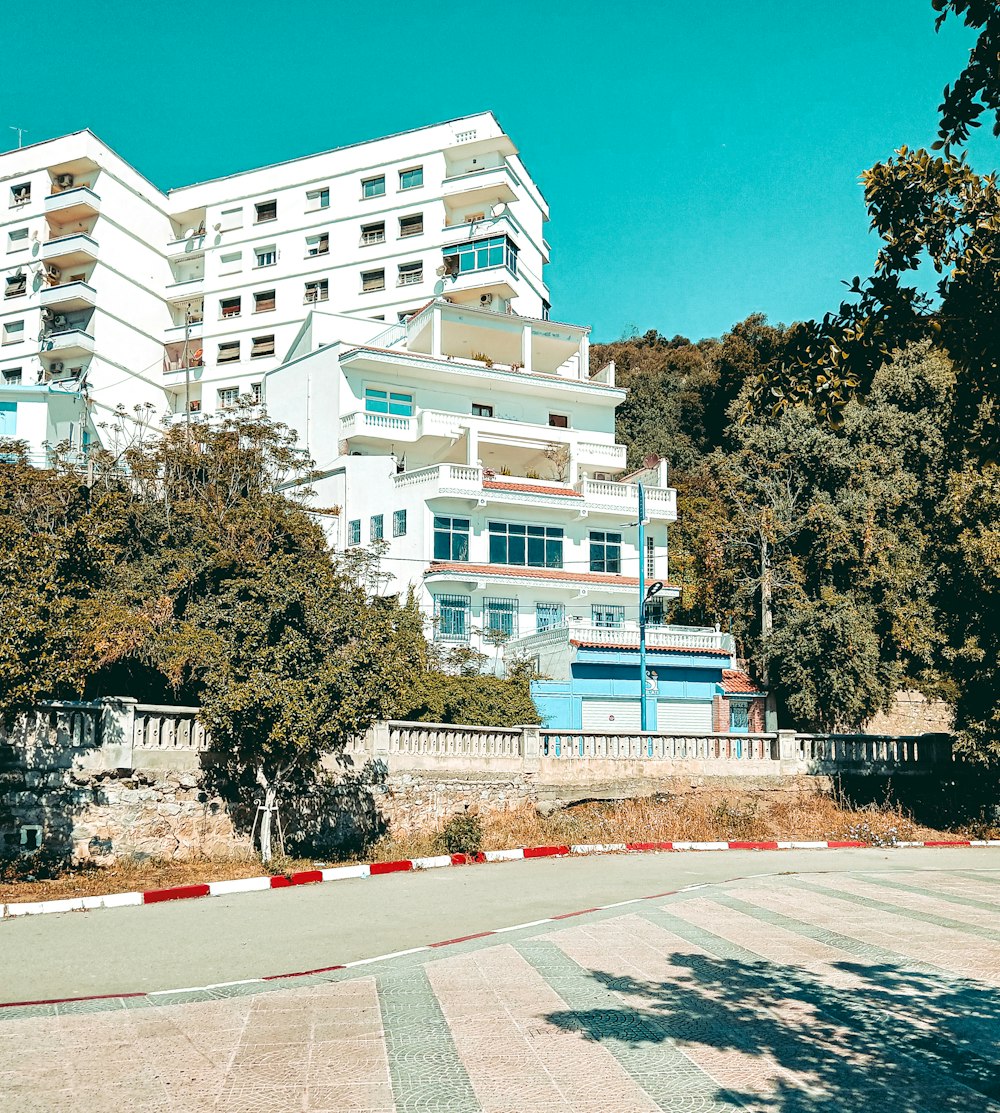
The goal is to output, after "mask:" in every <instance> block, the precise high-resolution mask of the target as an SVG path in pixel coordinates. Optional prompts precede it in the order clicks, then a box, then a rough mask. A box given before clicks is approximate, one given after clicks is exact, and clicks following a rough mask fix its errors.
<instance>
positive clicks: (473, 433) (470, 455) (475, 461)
mask: <svg viewBox="0 0 1000 1113" xmlns="http://www.w3.org/2000/svg"><path fill="white" fill-rule="evenodd" d="M465 447H466V458H465V462H466V463H467V464H468V465H469V467H470V468H475V467H478V466H479V430H478V429H476V428H474V427H472V426H470V427H469V429H468V431H467V432H466V434H465Z"/></svg>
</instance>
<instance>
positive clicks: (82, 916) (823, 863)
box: [0, 848, 1000, 1002]
mask: <svg viewBox="0 0 1000 1113" xmlns="http://www.w3.org/2000/svg"><path fill="white" fill-rule="evenodd" d="M956 869H957V870H970V869H971V870H994V871H995V870H998V869H1000V848H997V849H994V848H974V849H943V848H936V849H928V850H918V849H912V850H877V849H868V850H832V851H823V850H810V851H791V850H790V851H764V852H754V851H729V852H724V853H712V852H702V853H699V852H681V853H663V854H637V855H628V856H625V855H622V856H617V855H608V856H595V857H592V858H567V859H539V860H533V861H524V862H510V863H495V864H490V865H484V866H474V867H468V868H456V869H442V870H431V871H428V872H425V873H412V874H392V875H386V876H381V877H376V878H371V879H368V880H349V881H337V882H332V883H327V884H322V885H315V886H302V887H296V888H289V889H277V890H269V891H264V892H257V893H241V894H236V895H233V896H230V897H209V898H204V899H201V900H193V901H180V902H178V903H175V904H161V905H149V906H141V907H134V908H118V909H101V910H96V911H91V912H69V913H64V914H60V915H45V916H25V917H19V918H16V919H9V920H4V921H2V922H0V1002H9V1001H25V1000H38V999H48V998H61V997H75V996H83V995H88V994H118V993H135V992H149V991H154V990H166V989H181V988H187V987H191V986H201V985H206V984H210V983H217V982H224V981H236V980H239V979H244V978H257V977H261V976H266V975H270V974H281V973H289V972H293V971H299V970H309V969H314V968H317V967H322V966H331V965H334V964H339V963H344V962H352V961H355V960H357V959H361V958H368V957H373V956H377V955H384V954H388V953H391V952H396V951H401V950H405V949H407V948H410V947H419V946H423V945H426V944H429V943H434V942H439V941H442V940H446V939H452V938H455V937H458V936H465V935H471V934H473V933H475V932H480V931H488V930H492V929H496V928H501V927H509V926H513V925H515V924H522V923H526V922H529V921H532V920H539V919H543V918H545V917H550V916H557V915H560V914H562V913H566V912H576V911H579V910H581V909H586V908H593V907H596V906H601V905H608V904H612V903H614V902H616V901H623V900H629V899H631V898H634V897H646V896H651V895H653V894H657V893H662V892H666V891H671V890H676V889H680V888H683V887H685V886H688V885H697V884H700V883H705V884H711V883H718V882H724V881H729V880H734V879H737V878H745V877H755V876H768V875H779V874H788V873H800V872H801V873H817V872H830V873H850V872H853V871H866V872H872V871H877V872H883V871H890V872H897V871H912V870H956Z"/></svg>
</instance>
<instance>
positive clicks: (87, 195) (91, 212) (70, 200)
mask: <svg viewBox="0 0 1000 1113" xmlns="http://www.w3.org/2000/svg"><path fill="white" fill-rule="evenodd" d="M100 212H101V199H100V197H98V196H97V194H96V193H95V192H94V191H93V190H92V189H91V188H90V187H89V186H76V187H75V188H74V189H63V190H60V191H59V193H50V194H49V195H48V197H46V198H45V215H46V216H47V217H48V218H49V220H50V221H52V223H54V224H69V223H70V222H71V221H76V220H90V219H91V217H95V216H98V215H99V214H100Z"/></svg>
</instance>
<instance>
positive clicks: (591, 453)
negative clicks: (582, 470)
mask: <svg viewBox="0 0 1000 1113" xmlns="http://www.w3.org/2000/svg"><path fill="white" fill-rule="evenodd" d="M576 452H577V459H578V460H579V462H580V463H581V464H584V465H587V464H591V465H593V466H594V467H598V468H600V467H605V468H614V469H620V468H624V467H625V458H626V456H627V454H628V450H627V449H626V447H625V445H623V444H607V443H603V444H602V443H599V442H597V441H578V442H577V445H576Z"/></svg>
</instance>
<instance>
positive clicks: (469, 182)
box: [442, 164, 518, 207]
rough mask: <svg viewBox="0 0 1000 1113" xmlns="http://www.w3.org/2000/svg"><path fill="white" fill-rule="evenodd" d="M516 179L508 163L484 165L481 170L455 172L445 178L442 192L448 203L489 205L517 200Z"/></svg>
mask: <svg viewBox="0 0 1000 1113" xmlns="http://www.w3.org/2000/svg"><path fill="white" fill-rule="evenodd" d="M515 184H516V179H515V177H514V173H513V171H512V170H511V168H510V167H509V166H507V165H506V164H504V165H502V166H484V167H483V168H482V169H481V170H470V171H469V172H468V173H465V174H455V175H454V176H453V177H450V178H445V180H444V182H443V183H442V192H443V194H444V200H445V204H446V205H450V206H454V207H458V206H466V205H476V204H483V205H485V206H489V205H491V204H495V203H496V202H498V201H507V202H510V201H516V200H517V199H518V195H517V193H516V191H515V190H514V185H515Z"/></svg>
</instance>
